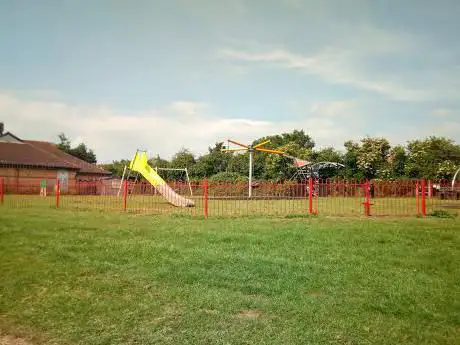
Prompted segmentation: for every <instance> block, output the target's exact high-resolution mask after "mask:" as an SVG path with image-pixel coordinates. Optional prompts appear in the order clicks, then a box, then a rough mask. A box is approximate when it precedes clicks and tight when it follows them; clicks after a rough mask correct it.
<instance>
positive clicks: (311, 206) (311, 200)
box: [308, 177, 313, 214]
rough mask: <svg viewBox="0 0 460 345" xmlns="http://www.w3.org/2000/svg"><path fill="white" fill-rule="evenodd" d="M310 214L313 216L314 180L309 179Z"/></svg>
mask: <svg viewBox="0 0 460 345" xmlns="http://www.w3.org/2000/svg"><path fill="white" fill-rule="evenodd" d="M308 213H310V214H313V178H311V177H310V178H309V179H308Z"/></svg>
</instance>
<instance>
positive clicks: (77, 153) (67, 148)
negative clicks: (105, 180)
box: [56, 133, 97, 164]
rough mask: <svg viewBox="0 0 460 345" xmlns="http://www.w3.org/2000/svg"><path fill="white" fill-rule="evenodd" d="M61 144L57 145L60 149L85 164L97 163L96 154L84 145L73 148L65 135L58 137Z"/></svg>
mask: <svg viewBox="0 0 460 345" xmlns="http://www.w3.org/2000/svg"><path fill="white" fill-rule="evenodd" d="M58 138H59V143H58V144H57V145H56V146H57V148H58V149H60V150H61V151H64V152H66V153H68V154H70V155H72V156H74V157H77V158H79V159H81V160H84V161H85V162H88V163H92V164H95V163H97V159H96V154H95V153H94V151H93V150H91V149H89V148H88V147H87V146H86V145H85V144H84V143H80V144H78V145H77V146H76V147H74V148H72V147H71V140H70V138H68V137H67V136H66V135H65V134H64V133H60V134H59V135H58Z"/></svg>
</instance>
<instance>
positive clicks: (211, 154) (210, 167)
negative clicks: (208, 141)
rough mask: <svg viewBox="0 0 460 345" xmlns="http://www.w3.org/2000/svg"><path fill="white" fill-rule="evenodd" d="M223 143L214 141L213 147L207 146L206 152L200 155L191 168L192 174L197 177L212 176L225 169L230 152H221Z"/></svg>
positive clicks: (228, 161)
mask: <svg viewBox="0 0 460 345" xmlns="http://www.w3.org/2000/svg"><path fill="white" fill-rule="evenodd" d="M223 148H224V143H223V142H219V143H216V144H215V146H214V147H209V148H208V153H207V154H205V155H203V156H201V157H200V158H199V159H198V161H197V163H196V164H195V166H194V168H193V175H194V176H198V177H201V178H203V177H206V176H208V177H209V176H212V175H215V174H217V173H220V172H224V171H227V169H228V166H229V163H230V161H231V159H232V154H231V153H228V152H222V149H223Z"/></svg>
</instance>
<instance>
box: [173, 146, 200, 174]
mask: <svg viewBox="0 0 460 345" xmlns="http://www.w3.org/2000/svg"><path fill="white" fill-rule="evenodd" d="M195 164H196V160H195V156H194V155H193V154H192V153H191V152H190V150H188V149H185V148H183V149H181V150H180V151H179V152H177V153H176V154H175V155H174V156H173V157H172V159H171V163H170V164H169V167H170V168H174V169H183V168H187V169H188V170H190V171H193V170H194V167H195ZM168 176H169V178H171V179H174V180H176V179H185V176H184V174H183V173H182V172H180V171H177V172H174V171H171V172H170V174H168Z"/></svg>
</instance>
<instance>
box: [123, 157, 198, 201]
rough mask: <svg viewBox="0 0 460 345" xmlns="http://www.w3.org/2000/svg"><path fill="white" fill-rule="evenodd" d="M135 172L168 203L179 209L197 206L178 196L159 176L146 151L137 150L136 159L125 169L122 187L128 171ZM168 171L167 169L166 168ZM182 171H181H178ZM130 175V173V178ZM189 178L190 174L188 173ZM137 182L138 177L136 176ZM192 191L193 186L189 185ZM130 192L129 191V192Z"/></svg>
mask: <svg viewBox="0 0 460 345" xmlns="http://www.w3.org/2000/svg"><path fill="white" fill-rule="evenodd" d="M128 169H129V170H130V171H134V172H136V173H139V174H141V175H142V176H143V177H144V178H145V179H146V180H147V181H148V182H149V183H150V184H151V185H152V186H153V187H155V189H156V190H157V191H158V193H160V194H161V195H162V196H163V197H164V198H165V199H166V200H168V202H169V203H170V204H172V205H174V206H178V207H191V206H195V203H194V202H193V201H192V200H190V199H187V198H185V197H183V196H181V195H179V194H177V193H176V192H175V191H174V190H173V189H172V188H171V187H170V186H169V185H168V184H167V183H166V182H165V181H164V180H163V179H162V178H161V176H160V175H158V172H157V171H155V170H154V169H153V168H152V167H151V166H150V165H149V164H148V159H147V154H146V152H145V151H139V150H137V151H136V153H135V154H134V158H133V159H132V160H131V163H130V164H129V167H125V170H124V171H123V178H122V182H121V184H120V186H121V185H122V184H123V180H124V178H125V174H126V172H127V170H128ZM164 169H166V168H164ZM178 170H181V169H178ZM129 175H130V173H128V175H127V176H128V178H129ZM187 178H188V173H187ZM136 180H137V176H136ZM189 188H190V190H191V186H190V184H189ZM128 192H129V191H128Z"/></svg>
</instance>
